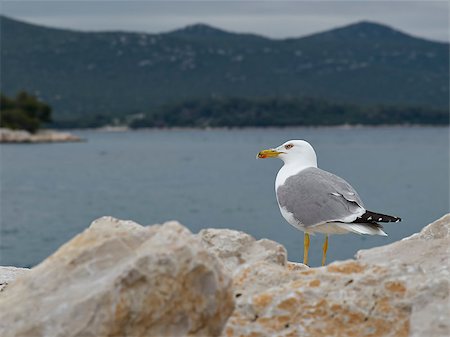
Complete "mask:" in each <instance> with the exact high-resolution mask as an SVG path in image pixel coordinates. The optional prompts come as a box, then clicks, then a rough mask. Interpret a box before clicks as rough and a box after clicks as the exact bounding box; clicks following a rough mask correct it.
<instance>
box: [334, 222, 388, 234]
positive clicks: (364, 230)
mask: <svg viewBox="0 0 450 337" xmlns="http://www.w3.org/2000/svg"><path fill="white" fill-rule="evenodd" d="M338 226H339V227H341V228H344V229H346V230H348V231H350V232H353V233H357V234H369V235H383V236H387V234H386V233H385V232H384V231H383V230H382V229H381V228H377V227H372V226H367V225H364V224H357V223H342V224H338Z"/></svg>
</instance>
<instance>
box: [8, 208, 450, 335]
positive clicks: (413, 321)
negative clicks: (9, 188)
mask: <svg viewBox="0 0 450 337" xmlns="http://www.w3.org/2000/svg"><path fill="white" fill-rule="evenodd" d="M449 258H450V214H448V215H446V216H444V217H442V218H441V219H439V220H437V221H435V222H434V223H432V224H430V225H428V226H426V227H425V228H424V229H423V230H422V231H421V232H420V233H417V234H414V235H412V236H411V237H409V238H406V239H403V240H401V241H398V242H395V243H392V244H390V245H386V246H383V247H377V248H373V249H369V250H363V251H360V252H358V254H357V257H356V260H347V261H340V262H334V263H331V264H330V265H328V266H326V267H321V268H308V267H307V266H305V265H303V264H300V263H292V262H288V261H287V254H286V250H285V249H284V247H283V246H282V245H280V244H278V243H276V242H274V241H270V240H266V239H262V240H258V241H257V240H255V239H254V238H253V237H251V236H250V235H248V234H245V233H243V232H238V231H233V230H228V229H205V230H202V231H201V232H200V233H199V234H197V235H191V234H190V232H189V231H188V230H187V229H185V228H184V227H182V226H181V225H179V224H177V223H167V224H164V225H163V226H159V225H158V226H151V227H147V228H144V227H142V226H140V225H137V224H135V223H133V222H124V221H118V220H115V219H112V218H101V219H99V220H97V221H96V222H94V223H93V224H92V225H91V227H90V228H89V229H88V230H86V231H85V232H84V233H82V234H80V235H79V236H77V237H76V238H75V239H73V240H72V241H70V242H69V243H67V244H66V245H64V246H63V247H61V248H60V249H59V250H58V251H57V252H56V253H55V254H53V255H52V256H51V257H50V258H48V259H47V260H46V261H44V262H43V263H42V264H41V265H39V266H37V267H35V268H33V269H32V270H31V271H29V272H28V273H24V272H23V271H22V273H23V274H22V275H21V276H20V277H19V278H18V279H17V280H16V281H14V282H13V283H11V284H9V285H8V287H7V288H6V289H5V290H4V291H3V292H1V293H0V335H1V336H2V337H3V336H5V337H7V336H27V335H28V336H43V335H45V336H47V335H48V336H56V335H58V334H59V335H64V336H106V335H111V336H114V335H116V336H119V335H120V336H122V335H124V336H125V335H130V336H131V335H132V336H140V335H145V336H164V335H166V336H180V335H188V336H194V335H198V336H211V335H215V334H216V335H217V334H220V333H222V336H252V337H257V336H302V337H312V336H320V337H323V336H330V337H332V336H356V337H369V336H372V337H375V336H386V337H388V336H399V337H402V336H412V337H422V336H433V337H441V336H442V337H444V336H445V337H447V336H449V335H450V334H449V332H450V320H449V317H450V298H449V287H450V284H449V280H450V264H449V262H450V261H449ZM1 273H2V269H0V283H1V280H2V277H1ZM3 279H5V278H3ZM10 279H11V277H10ZM231 279H232V281H231ZM7 282H9V281H6V283H7ZM231 282H232V287H231ZM232 297H234V301H235V309H234V311H233V313H232V315H231V317H230V318H229V319H228V321H226V318H227V317H228V316H229V314H230V313H231V310H232V307H233V303H232V302H233V301H232ZM44 298H45V300H43V299H44ZM17 303H19V304H17ZM29 317H33V319H32V320H31V321H30V322H29V321H28V319H29ZM225 323H226V325H225V327H224V328H223V325H224V324H225ZM11 327H12V328H11ZM67 332H69V333H67Z"/></svg>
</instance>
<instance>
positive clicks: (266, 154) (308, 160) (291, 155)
mask: <svg viewBox="0 0 450 337" xmlns="http://www.w3.org/2000/svg"><path fill="white" fill-rule="evenodd" d="M257 158H260V159H264V158H280V159H281V160H282V161H284V163H285V164H290V163H295V164H302V165H306V166H317V157H316V152H315V151H314V149H313V147H312V146H311V145H310V144H309V143H308V142H307V141H304V140H298V139H295V140H289V141H287V142H286V143H284V144H282V145H280V146H278V147H276V148H273V149H267V150H262V151H261V152H259V153H258V156H257Z"/></svg>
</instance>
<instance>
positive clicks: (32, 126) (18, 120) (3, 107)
mask: <svg viewBox="0 0 450 337" xmlns="http://www.w3.org/2000/svg"><path fill="white" fill-rule="evenodd" d="M51 114H52V109H51V107H50V106H49V105H48V104H46V103H44V102H42V101H40V100H39V99H38V98H37V97H36V96H33V95H30V94H29V93H27V92H25V91H21V92H19V93H18V94H17V95H16V97H15V98H9V97H7V96H5V95H3V94H0V127H2V128H8V129H13V130H27V131H29V132H33V133H34V132H36V131H37V130H38V129H39V128H41V127H42V125H43V124H45V123H49V122H51Z"/></svg>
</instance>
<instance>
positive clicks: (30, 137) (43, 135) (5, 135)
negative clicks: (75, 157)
mask: <svg viewBox="0 0 450 337" xmlns="http://www.w3.org/2000/svg"><path fill="white" fill-rule="evenodd" d="M81 141H83V139H81V138H79V137H77V136H75V135H72V134H71V133H68V132H59V131H53V130H41V131H38V132H37V133H35V134H32V133H29V132H28V131H25V130H10V129H0V143H61V142H81Z"/></svg>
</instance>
